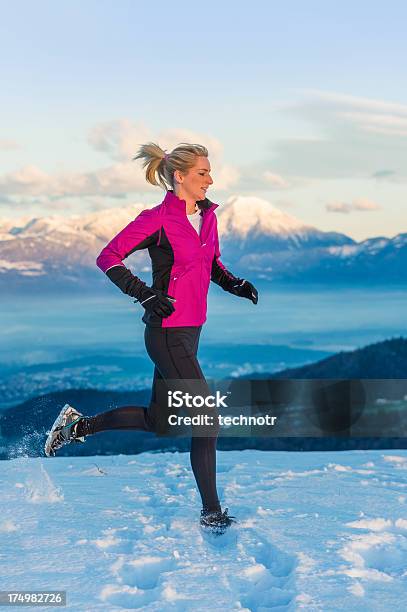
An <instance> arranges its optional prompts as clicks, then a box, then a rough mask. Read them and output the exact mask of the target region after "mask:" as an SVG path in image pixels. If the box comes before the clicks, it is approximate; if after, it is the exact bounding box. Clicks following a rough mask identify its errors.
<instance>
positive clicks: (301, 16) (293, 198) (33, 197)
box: [0, 0, 407, 240]
mask: <svg viewBox="0 0 407 612" xmlns="http://www.w3.org/2000/svg"><path fill="white" fill-rule="evenodd" d="M0 6H1V12H2V20H1V23H0V40H1V42H0V45H1V47H2V49H1V57H2V58H3V61H2V62H1V64H0V79H1V83H2V95H1V99H0V110H1V115H0V117H1V119H0V126H1V129H0V217H2V218H10V217H11V218H18V217H28V218H31V217H33V216H36V217H38V216H43V215H66V216H71V215H74V214H82V213H86V212H89V211H97V210H102V209H105V208H115V207H120V206H123V205H127V204H129V203H133V202H134V203H136V202H145V203H146V204H151V202H154V203H159V202H161V201H162V197H163V192H162V190H161V189H160V188H157V187H156V188H154V187H152V186H149V185H148V184H147V183H146V181H145V177H144V174H143V170H142V167H141V164H139V162H134V161H132V157H134V155H135V153H136V151H137V148H138V146H139V145H140V144H142V143H144V142H148V141H153V142H156V143H158V144H159V145H160V146H162V147H163V148H164V149H167V150H168V151H171V150H172V149H173V148H175V147H176V146H177V144H178V143H180V142H197V143H201V144H204V145H205V146H207V148H208V150H209V159H210V162H211V166H212V178H213V180H214V183H213V185H212V186H211V188H210V190H209V191H208V193H207V197H208V198H209V199H210V200H212V201H214V202H216V203H218V204H220V205H222V202H226V201H227V200H228V198H230V197H232V196H235V195H246V196H248V195H253V196H256V197H261V198H264V199H266V200H267V201H269V202H271V203H272V204H274V205H275V206H276V207H277V208H279V209H281V210H285V211H286V212H289V213H290V214H291V215H294V216H295V217H297V218H299V219H301V220H302V221H304V222H305V223H307V224H310V225H314V226H316V227H318V228H319V229H322V230H326V231H332V230H335V231H339V232H343V233H345V234H347V235H349V236H351V237H352V238H354V239H356V240H363V239H366V238H368V237H371V236H388V237H392V236H395V235H396V234H398V233H400V232H405V231H407V214H406V206H407V202H406V197H405V195H406V183H407V168H406V162H405V157H406V156H405V151H404V149H405V143H406V141H407V89H406V85H405V62H406V49H407V43H406V41H405V32H404V24H405V23H406V18H407V5H406V4H405V3H404V2H401V1H394V0H390V1H389V2H388V3H386V4H385V5H384V4H383V3H382V2H377V1H373V2H372V1H370V2H367V1H364V0H361V1H360V2H358V3H354V2H351V1H348V0H345V1H343V2H341V3H340V4H339V3H336V4H333V3H327V2H322V1H319V0H309V1H308V2H307V3H303V2H301V1H300V0H295V1H290V2H286V3H279V2H270V1H269V2H266V1H259V0H253V2H251V3H239V2H238V3H233V5H232V3H229V2H225V3H219V2H214V1H213V0H206V1H205V2H204V3H202V4H198V3H194V2H191V1H188V2H186V1H184V0H181V1H179V2H177V3H175V4H174V3H169V2H163V1H161V0H158V1H156V2H155V3H154V5H152V4H146V3H142V2H134V1H128V0H120V1H119V2H113V1H106V0H99V1H98V2H96V1H94V0H88V1H87V2H86V3H83V2H80V1H78V0H70V1H69V2H68V1H66V0H60V1H59V2H58V3H55V2H51V1H49V0H39V1H38V2H36V3H31V2H29V1H28V0H26V1H22V0H15V1H14V2H13V3H9V2H6V1H5V0H3V1H2V2H1V4H0Z"/></svg>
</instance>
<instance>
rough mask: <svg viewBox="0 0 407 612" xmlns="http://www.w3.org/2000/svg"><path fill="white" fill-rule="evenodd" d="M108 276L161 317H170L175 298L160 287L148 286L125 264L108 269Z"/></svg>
mask: <svg viewBox="0 0 407 612" xmlns="http://www.w3.org/2000/svg"><path fill="white" fill-rule="evenodd" d="M106 276H108V277H109V278H110V280H111V281H112V282H113V283H114V284H115V285H117V286H118V287H119V289H121V291H123V293H126V294H127V295H130V296H131V297H133V298H137V299H136V300H135V302H140V304H141V305H142V306H143V308H145V310H148V312H151V313H154V314H156V315H158V316H159V317H162V318H165V317H169V316H170V315H171V314H172V313H173V312H174V311H175V308H174V306H173V305H172V302H175V299H174V298H173V297H172V296H171V295H167V294H166V293H164V292H163V291H160V290H159V289H153V288H152V287H148V286H147V285H146V284H145V283H144V282H143V281H142V280H140V279H139V278H138V276H135V275H134V274H132V272H130V270H129V269H128V268H126V267H125V266H113V267H112V268H109V270H106Z"/></svg>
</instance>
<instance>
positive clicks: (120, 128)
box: [0, 119, 239, 198]
mask: <svg viewBox="0 0 407 612" xmlns="http://www.w3.org/2000/svg"><path fill="white" fill-rule="evenodd" d="M151 140H152V141H156V142H158V143H159V144H160V146H162V147H163V148H164V149H168V150H171V149H172V148H174V147H175V146H177V144H179V143H180V142H198V143H201V144H203V145H205V146H206V147H207V148H208V150H209V153H210V161H211V166H212V175H213V176H214V177H215V182H216V189H217V190H221V191H222V190H226V189H229V188H230V187H231V186H234V185H235V184H236V183H237V181H238V180H239V172H238V170H237V169H236V168H235V167H233V166H231V165H227V164H224V163H223V146H222V144H221V143H220V141H218V140H217V139H216V138H213V137H210V136H205V135H204V134H199V133H196V132H192V131H190V130H182V129H172V130H166V131H163V132H161V133H159V134H157V136H154V135H153V136H152V135H151V134H150V133H148V131H147V129H146V128H144V127H143V126H136V125H133V124H131V123H130V122H129V121H128V120H125V119H123V120H118V121H112V122H108V123H103V124H98V125H96V126H95V127H94V128H92V130H91V131H90V134H89V143H90V144H91V146H92V147H93V148H94V149H95V150H97V151H102V152H105V153H106V154H107V156H108V157H110V158H112V160H113V161H114V163H112V164H111V165H108V166H106V167H104V168H99V169H97V170H94V171H91V172H77V173H75V172H71V173H67V172H65V173H59V174H55V175H51V174H48V173H46V172H44V171H43V170H41V168H39V167H37V166H35V165H32V164H31V165H27V166H24V167H22V168H20V169H18V170H15V171H13V172H9V173H7V174H4V175H3V176H0V195H2V196H3V197H6V196H8V195H19V196H48V197H51V198H67V197H73V196H104V197H116V198H117V197H124V196H125V195H126V194H131V193H140V192H146V191H150V190H153V189H154V190H156V188H154V187H153V186H150V185H149V184H148V183H147V182H146V180H145V172H144V169H143V168H142V166H141V164H140V162H139V161H137V162H136V161H131V159H132V157H134V155H135V153H136V150H137V147H138V145H139V144H141V143H142V142H148V141H151Z"/></svg>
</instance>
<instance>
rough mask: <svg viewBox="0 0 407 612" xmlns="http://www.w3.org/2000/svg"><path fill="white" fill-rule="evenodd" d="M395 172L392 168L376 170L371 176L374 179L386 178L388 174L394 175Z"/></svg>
mask: <svg viewBox="0 0 407 612" xmlns="http://www.w3.org/2000/svg"><path fill="white" fill-rule="evenodd" d="M395 174H396V173H395V171H394V170H377V171H376V172H373V174H372V177H373V178H376V179H379V180H380V179H386V178H388V177H390V176H394V175H395Z"/></svg>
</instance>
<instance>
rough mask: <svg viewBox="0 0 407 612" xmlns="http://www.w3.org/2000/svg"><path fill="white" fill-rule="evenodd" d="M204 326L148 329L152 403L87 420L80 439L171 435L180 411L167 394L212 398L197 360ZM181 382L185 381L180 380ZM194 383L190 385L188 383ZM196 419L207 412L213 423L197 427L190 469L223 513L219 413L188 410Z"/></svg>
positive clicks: (208, 501)
mask: <svg viewBox="0 0 407 612" xmlns="http://www.w3.org/2000/svg"><path fill="white" fill-rule="evenodd" d="M200 333H201V327H169V328H160V327H149V326H146V330H145V335H144V339H145V345H146V349H147V353H148V355H149V357H150V358H151V360H152V361H153V363H154V365H155V368H154V380H153V387H152V395H151V402H150V405H149V406H148V407H147V408H145V407H143V406H121V407H120V408H115V409H114V410H109V411H108V412H102V413H101V414H98V415H96V416H94V417H88V419H86V422H85V423H84V424H83V430H81V428H80V427H79V426H80V425H81V423H79V424H78V425H79V426H78V431H77V435H79V436H80V435H81V434H94V433H97V432H99V431H106V430H109V429H138V430H143V431H150V432H155V433H157V434H165V433H167V432H168V430H169V427H168V416H169V414H176V413H177V410H175V409H174V408H168V398H167V395H168V390H174V389H175V388H176V389H181V390H182V391H183V392H185V391H190V392H191V394H192V395H196V394H197V393H198V394H201V395H203V396H205V395H207V394H210V391H209V388H208V385H207V383H206V380H205V377H204V375H203V372H202V370H201V367H200V365H199V362H198V359H197V356H196V355H197V351H198V343H199V336H200ZM180 381H181V382H180ZM189 381H191V382H189ZM186 410H187V411H188V412H189V414H190V415H191V416H195V415H196V414H197V412H199V413H200V414H203V413H206V414H208V415H209V417H210V418H211V422H212V425H210V426H209V427H206V428H200V427H192V438H191V452H190V459H191V467H192V471H193V473H194V476H195V479H196V483H197V486H198V489H199V493H200V495H201V499H202V505H203V507H204V508H205V509H208V510H219V509H220V504H219V499H218V494H217V491H216V442H217V435H218V433H219V425H218V420H217V413H216V411H215V410H214V409H209V408H205V409H203V408H201V409H199V410H197V409H194V408H192V409H190V410H188V408H186Z"/></svg>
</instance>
